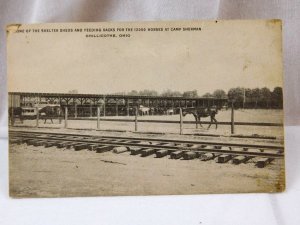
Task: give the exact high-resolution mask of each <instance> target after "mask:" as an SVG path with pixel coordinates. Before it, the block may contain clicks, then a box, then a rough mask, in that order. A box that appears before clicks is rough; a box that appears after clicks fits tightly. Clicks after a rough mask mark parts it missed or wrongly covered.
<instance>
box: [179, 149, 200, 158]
mask: <svg viewBox="0 0 300 225" xmlns="http://www.w3.org/2000/svg"><path fill="white" fill-rule="evenodd" d="M198 156H199V155H198V154H197V152H194V151H189V152H184V153H183V155H182V157H183V159H185V160H190V159H195V158H197V157H198Z"/></svg>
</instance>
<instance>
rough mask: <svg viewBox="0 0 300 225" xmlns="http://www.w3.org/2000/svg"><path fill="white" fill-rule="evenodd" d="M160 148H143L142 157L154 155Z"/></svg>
mask: <svg viewBox="0 0 300 225" xmlns="http://www.w3.org/2000/svg"><path fill="white" fill-rule="evenodd" d="M157 150H158V149H154V148H147V149H143V150H142V151H141V156H142V157H146V156H149V155H152V154H154V153H155V152H156V151H157Z"/></svg>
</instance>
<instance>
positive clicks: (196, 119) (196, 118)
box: [194, 115, 198, 129]
mask: <svg viewBox="0 0 300 225" xmlns="http://www.w3.org/2000/svg"><path fill="white" fill-rule="evenodd" d="M194 117H195V121H196V129H198V117H197V116H196V115H194Z"/></svg>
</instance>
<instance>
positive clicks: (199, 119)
mask: <svg viewBox="0 0 300 225" xmlns="http://www.w3.org/2000/svg"><path fill="white" fill-rule="evenodd" d="M198 121H199V124H200V126H201V127H203V126H202V124H201V117H200V116H199V118H198Z"/></svg>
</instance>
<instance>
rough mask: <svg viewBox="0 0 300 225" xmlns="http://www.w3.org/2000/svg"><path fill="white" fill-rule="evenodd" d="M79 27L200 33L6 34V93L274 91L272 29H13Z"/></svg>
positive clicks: (278, 80)
mask: <svg viewBox="0 0 300 225" xmlns="http://www.w3.org/2000/svg"><path fill="white" fill-rule="evenodd" d="M85 26H86V27H90V28H93V27H94V28H96V27H101V28H103V27H115V28H116V27H146V28H155V27H157V28H167V27H169V28H172V27H181V28H182V27H201V31H169V32H155V31H153V32H132V33H130V34H131V37H129V38H100V37H95V38H86V37H85V34H86V33H74V32H72V33H68V32H65V33H53V32H52V33H41V32H40V33H32V32H30V33H24V34H23V33H11V34H9V35H8V77H9V84H8V89H9V91H26V92H51V93H52V92H68V91H69V90H73V89H77V90H78V91H79V93H98V94H109V93H115V92H128V91H130V90H143V89H154V90H156V91H158V92H162V91H164V90H167V89H171V90H177V91H181V92H182V91H187V90H193V89H196V90H197V91H198V94H200V95H201V94H204V93H206V92H213V91H214V90H215V89H224V90H225V91H227V90H228V89H229V88H231V87H237V86H241V87H249V88H254V87H264V86H266V87H268V88H270V89H273V88H274V87H275V86H282V61H281V50H282V49H281V35H280V34H281V33H280V32H281V24H280V23H279V22H266V21H255V22H249V21H244V22H241V21H228V22H225V21H218V22H217V23H216V22H215V21H210V22H182V23H177V24H176V23H171V22H165V23H161V24H158V23H144V24H143V23H140V24H137V23H136V24H129V23H119V24H112V23H111V24H109V23H101V24H100V23H98V24H70V25H63V24H50V25H47V26H46V25H35V26H34V27H33V26H31V27H29V26H21V27H20V28H19V29H28V28H30V29H33V28H35V29H38V28H39V29H42V28H43V29H45V28H49V29H51V28H62V27H63V28H73V29H74V28H75V27H77V28H83V27H85ZM103 33H108V32H103ZM119 33H120V32H115V34H117V35H118V34H119ZM122 33H128V32H122Z"/></svg>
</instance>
